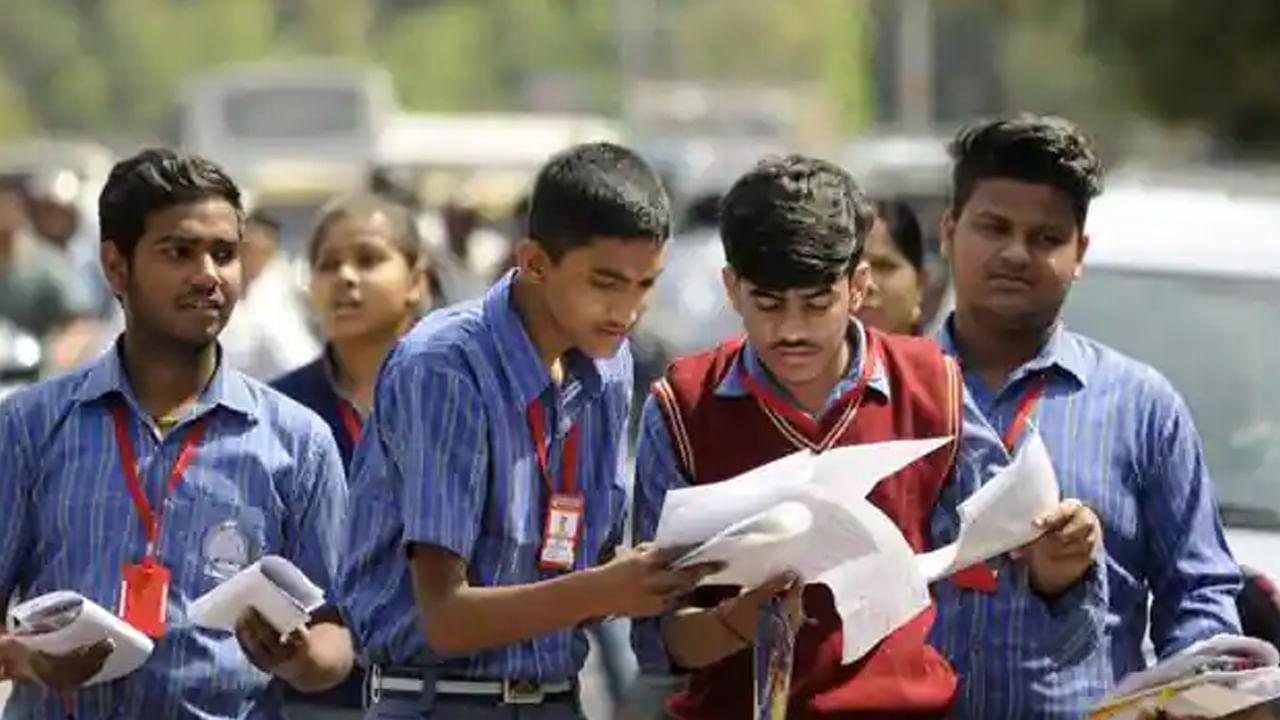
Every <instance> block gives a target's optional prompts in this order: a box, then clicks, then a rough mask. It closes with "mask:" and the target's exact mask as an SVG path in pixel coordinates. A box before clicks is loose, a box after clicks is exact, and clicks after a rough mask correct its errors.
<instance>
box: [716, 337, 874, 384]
mask: <svg viewBox="0 0 1280 720" xmlns="http://www.w3.org/2000/svg"><path fill="white" fill-rule="evenodd" d="M849 340H851V341H852V345H853V349H854V357H853V361H852V362H850V363H849V371H848V372H847V373H845V375H844V377H842V378H841V379H840V383H838V385H837V391H838V389H839V386H840V385H845V384H846V383H856V382H857V381H858V376H859V375H860V374H861V373H862V363H863V362H865V361H866V356H867V353H865V352H863V349H864V348H866V347H867V331H866V329H865V328H864V327H863V325H862V322H861V321H859V320H858V319H856V318H850V320H849ZM871 362H873V363H874V364H873V365H872V366H871V376H870V377H869V378H868V379H867V388H868V389H870V390H873V391H875V392H877V393H879V394H880V395H881V396H883V397H884V399H885V400H888V399H889V398H890V394H889V375H888V373H887V372H885V368H884V361H883V360H882V359H881V357H880V355H879V354H877V353H874V352H873V353H872V357H871ZM744 367H745V368H746V370H747V373H748V374H750V375H751V377H752V379H754V380H756V381H758V382H766V383H769V384H770V386H771V387H773V388H774V389H775V390H778V391H782V388H780V387H778V385H777V383H775V382H774V380H773V378H772V377H771V376H770V375H769V373H768V371H767V370H766V369H765V367H764V363H762V362H760V356H759V354H758V353H757V352H756V349H755V347H754V346H753V345H752V344H751V341H750V340H748V341H746V342H744V343H743V344H742V352H740V353H738V354H737V355H736V356H735V357H734V359H733V362H732V364H731V365H730V367H729V372H727V373H725V376H724V377H723V378H722V379H721V380H720V384H719V385H717V386H716V389H715V394H716V395H718V396H720V397H744V396H746V395H747V394H749V391H748V390H747V386H746V383H744V382H743V381H742V370H743V368H744ZM780 394H781V395H782V396H783V397H787V394H786V393H785V392H780Z"/></svg>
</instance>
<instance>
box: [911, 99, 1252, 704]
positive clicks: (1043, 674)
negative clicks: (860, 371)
mask: <svg viewBox="0 0 1280 720" xmlns="http://www.w3.org/2000/svg"><path fill="white" fill-rule="evenodd" d="M950 151H951V155H952V158H953V169H952V188H953V190H952V192H953V196H952V200H951V207H950V209H949V210H948V211H947V213H946V214H945V215H944V217H943V223H942V249H943V252H944V254H945V257H946V258H947V262H948V264H949V266H950V270H951V276H952V278H953V279H954V284H955V297H956V306H955V311H954V312H953V313H952V314H951V316H950V317H949V318H948V319H947V321H946V322H945V324H944V326H943V328H942V329H941V331H940V332H939V336H938V341H939V344H940V345H942V347H943V348H944V349H945V350H946V351H947V352H948V353H950V354H952V355H954V356H955V357H956V358H957V359H958V360H959V362H960V365H961V367H962V368H963V369H964V381H965V387H966V389H967V390H968V392H969V394H970V395H971V396H972V397H973V399H974V401H975V402H976V403H977V405H978V407H979V408H980V410H981V412H982V414H983V416H984V417H985V419H986V420H987V422H989V423H990V424H991V426H992V427H993V428H998V429H999V430H1000V431H1001V432H1002V434H1005V435H1006V439H1005V443H1004V445H1005V447H1004V448H997V450H998V452H996V453H995V454H994V455H992V456H991V457H985V458H984V457H974V458H972V461H973V462H976V463H979V464H983V465H1004V464H1007V463H1008V462H1010V459H1011V457H1012V455H1013V454H1014V453H1015V452H1016V451H1017V448H1018V445H1019V442H1018V435H1019V432H1018V428H1019V427H1022V426H1032V427H1034V428H1036V430H1037V431H1038V434H1039V436H1040V437H1041V438H1042V439H1043V441H1044V445H1045V447H1046V448H1047V449H1048V453H1049V456H1050V458H1051V459H1052V462H1053V467H1054V470H1055V471H1056V475H1057V481H1058V484H1059V486H1060V488H1061V491H1062V493H1063V495H1064V496H1066V497H1076V498H1079V499H1080V501H1081V502H1083V503H1084V504H1085V505H1087V506H1088V507H1091V508H1096V509H1097V516H1098V517H1099V518H1101V522H1102V527H1103V533H1104V536H1105V538H1106V542H1105V546H1104V550H1105V557H1102V556H1099V557H1091V555H1090V553H1089V552H1088V551H1087V549H1085V548H1080V549H1075V550H1071V551H1070V552H1068V553H1064V556H1063V558H1062V559H1063V561H1064V562H1067V563H1078V564H1083V565H1085V566H1086V570H1085V574H1084V577H1083V578H1082V580H1081V581H1079V582H1076V583H1072V584H1069V585H1061V586H1059V587H1057V588H1053V589H1048V590H1046V589H1039V588H1036V587H1035V586H1034V585H1032V586H1031V587H1030V588H1029V587H1028V585H1027V583H1026V580H1025V571H1024V567H1025V562H1024V561H1034V560H1035V556H1036V553H1035V552H1025V553H1022V554H1021V558H1019V557H1015V556H1004V557H1001V558H996V559H995V560H993V561H992V562H991V563H989V564H986V565H984V566H983V567H986V568H987V570H986V572H987V573H988V576H989V577H990V579H991V582H990V583H989V584H988V585H986V586H985V587H978V586H969V587H965V586H961V585H960V584H958V583H946V582H943V583H936V584H935V585H934V586H933V591H934V596H935V598H936V602H937V605H938V622H937V623H936V624H935V626H934V632H933V642H934V644H935V645H936V646H937V647H938V648H939V649H940V650H942V651H943V652H944V653H945V654H946V656H947V658H948V659H949V660H950V661H951V663H952V664H953V665H954V666H955V669H956V672H957V674H958V675H959V676H960V677H962V678H964V682H962V683H961V685H960V699H959V702H958V708H957V711H958V717H967V718H1003V717H1008V718H1014V717H1017V718H1023V717H1033V716H1034V717H1047V718H1063V720H1066V719H1068V718H1071V719H1075V718H1080V717H1083V716H1085V715H1087V714H1088V713H1089V711H1090V709H1091V708H1092V707H1094V706H1095V705H1096V704H1097V702H1098V701H1099V700H1100V699H1101V698H1102V696H1103V694H1104V693H1105V692H1106V691H1107V689H1108V688H1110V687H1111V686H1112V685H1113V684H1114V683H1115V682H1116V681H1117V680H1119V679H1121V678H1122V677H1124V676H1125V675H1128V674H1129V673H1132V672H1134V671H1137V670H1141V669H1143V668H1145V667H1146V658H1145V655H1144V652H1143V640H1144V637H1146V636H1147V621H1148V617H1150V639H1151V642H1152V643H1153V644H1154V647H1155V651H1156V654H1157V655H1158V657H1160V658H1167V657H1169V656H1170V655H1172V654H1174V653H1176V652H1178V651H1179V650H1182V649H1184V648H1185V647H1187V646H1188V645H1190V644H1192V643H1194V642H1196V641H1198V640H1203V639H1205V638H1208V637H1211V636H1213V635H1216V634H1219V633H1229V634H1238V633H1239V632H1240V622H1239V619H1238V615H1237V611H1236V605H1235V601H1236V593H1237V591H1238V590H1239V588H1240V582H1241V581H1240V569H1239V568H1238V567H1237V566H1236V562H1235V560H1234V559H1233V558H1232V556H1231V551H1230V550H1229V549H1228V547H1227V544H1226V540H1225V537H1224V533H1223V529H1222V523H1221V520H1220V518H1219V513H1218V507H1217V502H1216V500H1215V499H1214V490H1213V483H1212V481H1211V479H1210V477H1209V473H1208V471H1207V469H1206V468H1205V463H1204V453H1203V451H1202V448H1201V443H1200V437H1199V435H1198V434H1197V432H1196V429H1195V425H1194V423H1193V422H1192V418H1191V413H1190V411H1189V409H1188V408H1187V405H1186V403H1185V402H1184V401H1183V399H1182V398H1181V396H1179V394H1178V392H1177V391H1176V390H1175V389H1174V388H1173V387H1172V386H1171V385H1170V383H1169V381H1168V380H1166V379H1165V378H1164V377H1163V376H1162V375H1161V374H1160V373H1159V372H1157V371H1156V370H1155V369H1154V368H1152V367H1150V366H1148V365H1145V364H1142V363H1140V362H1138V361H1136V360H1133V359H1131V358H1129V357H1127V356H1125V355H1122V354H1120V353H1119V352H1116V351H1115V350H1112V349H1111V348H1109V347H1106V346H1104V345H1102V344H1101V343H1098V342H1096V341H1094V340H1092V339H1090V338H1086V337H1084V336H1081V335H1078V334H1076V333H1073V332H1071V331H1070V330H1069V329H1067V328H1066V327H1064V325H1063V324H1062V322H1061V320H1060V312H1061V309H1062V305H1063V302H1064V301H1065V300H1066V297H1067V294H1068V292H1069V291H1070V289H1071V287H1072V285H1073V284H1074V283H1075V281H1076V279H1077V278H1079V277H1080V275H1081V273H1082V272H1083V269H1084V266H1083V260H1084V257H1085V253H1086V251H1087V250H1088V247H1089V238H1088V236H1087V235H1085V234H1084V228H1085V226H1086V218H1087V215H1088V210H1089V205H1090V203H1091V201H1092V199H1093V198H1094V197H1096V196H1097V195H1098V193H1099V192H1100V191H1101V180H1102V167H1101V163H1100V162H1099V160H1098V158H1097V155H1096V153H1095V152H1094V150H1093V147H1092V145H1091V143H1090V142H1089V140H1088V139H1087V138H1086V137H1085V136H1084V135H1083V133H1081V132H1080V130H1079V129H1078V128H1077V127H1075V126H1074V125H1073V124H1071V123H1070V122H1068V121H1066V120H1062V119H1060V118H1051V117H1039V116H1031V115H1024V116H1018V117H1014V118H1008V119H1000V120H995V121H990V122H981V123H976V124H974V125H973V126H971V127H968V128H965V129H964V130H962V131H961V132H960V133H959V134H958V135H957V136H956V138H955V140H954V141H953V142H952V144H951V148H950ZM1159 311H1160V310H1159V308H1155V309H1152V312H1159ZM975 489H976V488H964V487H961V488H958V490H959V491H961V492H962V493H963V494H968V493H971V492H972V491H973V490H975ZM959 528H960V519H959V517H958V516H957V515H956V514H955V513H953V512H945V513H939V515H938V516H937V517H936V518H935V521H934V528H933V529H934V533H935V540H936V541H937V542H939V543H947V542H951V541H953V540H955V539H956V537H957V534H958V533H959Z"/></svg>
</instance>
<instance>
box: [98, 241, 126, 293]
mask: <svg viewBox="0 0 1280 720" xmlns="http://www.w3.org/2000/svg"><path fill="white" fill-rule="evenodd" d="M98 260H99V262H101V263H102V274H103V275H105V276H106V278H107V284H108V285H110V286H111V292H112V294H113V295H115V296H116V297H123V296H124V294H125V288H127V287H128V286H129V259H128V258H126V257H125V256H124V253H122V252H120V248H119V246H117V245H116V244H115V243H114V242H111V241H110V240H103V241H102V242H101V243H99V244H98Z"/></svg>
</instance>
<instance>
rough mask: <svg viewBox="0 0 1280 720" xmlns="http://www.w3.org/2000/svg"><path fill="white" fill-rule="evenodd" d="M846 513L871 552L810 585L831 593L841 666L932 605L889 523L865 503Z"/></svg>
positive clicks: (907, 547)
mask: <svg viewBox="0 0 1280 720" xmlns="http://www.w3.org/2000/svg"><path fill="white" fill-rule="evenodd" d="M849 512H850V514H851V515H852V516H854V517H855V518H856V522H857V524H858V525H859V526H860V527H862V528H863V529H865V530H866V531H867V532H868V533H869V535H870V537H871V541H872V545H873V550H872V551H871V552H869V553H867V554H865V555H863V556H861V557H858V558H855V559H853V560H846V561H845V562H843V563H841V564H839V565H837V566H836V567H834V568H832V569H830V570H828V571H826V572H824V573H822V574H821V575H819V576H818V577H817V578H816V579H815V580H814V582H817V583H822V584H824V585H826V586H827V587H829V588H831V594H832V597H833V598H834V600H835V606H836V612H837V613H839V615H840V621H841V623H842V625H843V634H844V647H843V649H842V656H841V659H842V660H843V661H844V663H845V664H848V663H852V662H854V661H856V660H858V659H859V658H861V657H862V656H863V655H866V654H867V653H868V652H870V651H871V649H872V648H873V647H875V646H876V643H878V642H880V641H881V640H883V639H884V638H886V637H888V635H889V634H890V633H892V632H893V631H894V630H896V629H898V628H899V627H900V626H901V625H903V624H904V623H906V622H907V621H908V620H911V619H912V618H914V617H915V616H916V615H918V614H920V613H921V612H923V611H924V610H925V608H927V607H929V603H930V602H931V598H930V596H929V587H928V585H927V584H926V583H925V579H924V576H923V575H921V574H920V570H919V568H918V567H917V566H916V564H915V562H913V560H914V558H915V555H914V553H913V552H912V550H911V546H910V545H908V544H907V541H906V539H905V538H904V537H902V533H901V532H900V531H899V530H898V527H897V526H896V525H894V524H893V521H892V520H890V519H889V518H888V516H887V515H885V514H884V513H883V512H881V511H880V509H879V508H877V507H876V506H875V505H872V504H871V503H870V502H867V501H865V500H863V501H859V502H858V503H856V504H854V505H852V506H850V507H849Z"/></svg>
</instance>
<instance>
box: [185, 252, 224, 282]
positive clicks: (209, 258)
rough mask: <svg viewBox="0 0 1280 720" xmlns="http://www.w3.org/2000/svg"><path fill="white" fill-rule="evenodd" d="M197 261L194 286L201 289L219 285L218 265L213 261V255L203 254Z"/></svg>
mask: <svg viewBox="0 0 1280 720" xmlns="http://www.w3.org/2000/svg"><path fill="white" fill-rule="evenodd" d="M198 258H199V259H198V260H197V261H196V269H195V273H194V275H193V276H192V278H191V282H192V284H193V285H197V286H199V287H205V288H209V287H213V286H214V285H217V284H218V263H217V261H215V260H214V259H213V254H212V253H207V252H202V253H200V254H199V256H198Z"/></svg>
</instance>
